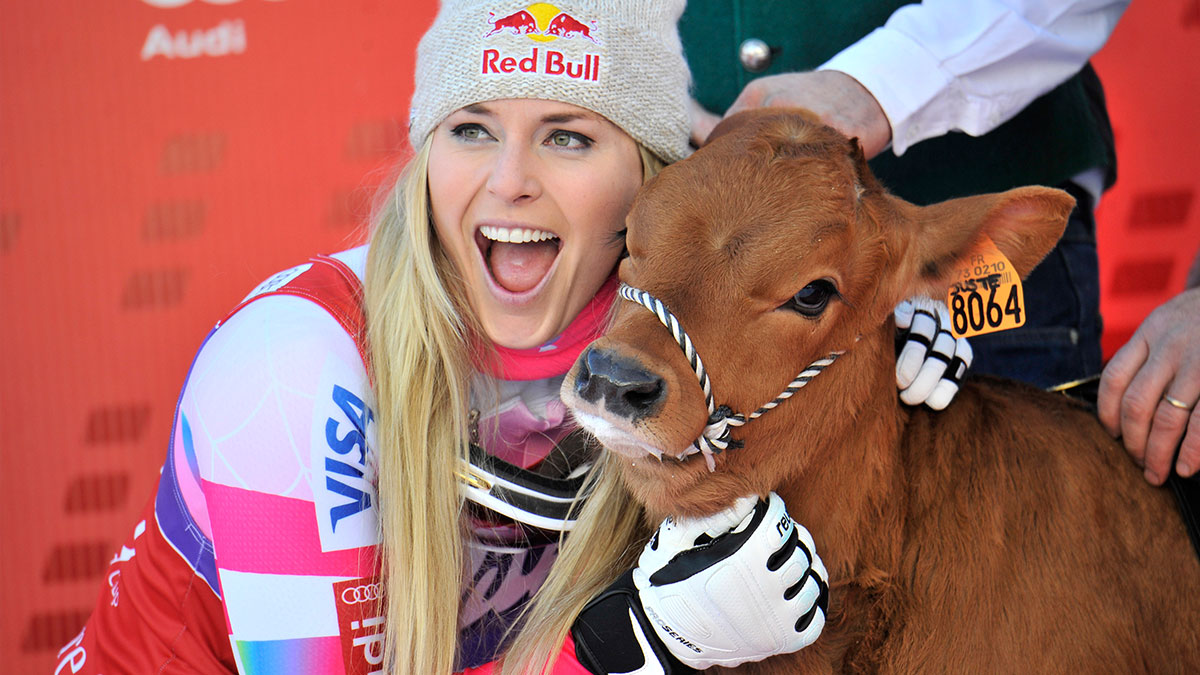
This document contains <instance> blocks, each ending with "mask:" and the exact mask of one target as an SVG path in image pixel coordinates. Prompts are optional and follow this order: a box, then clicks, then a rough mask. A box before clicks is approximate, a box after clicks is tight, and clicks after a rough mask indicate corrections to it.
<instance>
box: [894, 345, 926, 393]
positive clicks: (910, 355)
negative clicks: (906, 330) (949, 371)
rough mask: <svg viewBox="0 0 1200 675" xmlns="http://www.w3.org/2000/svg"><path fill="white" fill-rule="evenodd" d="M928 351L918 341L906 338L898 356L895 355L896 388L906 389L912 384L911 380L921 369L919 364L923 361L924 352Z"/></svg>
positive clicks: (915, 377)
mask: <svg viewBox="0 0 1200 675" xmlns="http://www.w3.org/2000/svg"><path fill="white" fill-rule="evenodd" d="M928 351H929V350H928V348H926V347H925V345H923V344H921V343H920V342H914V341H912V340H908V341H906V342H905V343H904V348H903V349H901V350H900V356H898V357H896V387H897V388H899V389H908V388H909V387H910V386H912V383H913V380H915V379H917V373H918V372H920V371H921V364H923V363H925V354H926V353H928Z"/></svg>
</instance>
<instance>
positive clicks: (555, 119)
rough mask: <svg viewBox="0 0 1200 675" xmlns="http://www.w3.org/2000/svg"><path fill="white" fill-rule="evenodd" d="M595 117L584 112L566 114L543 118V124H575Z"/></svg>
mask: <svg viewBox="0 0 1200 675" xmlns="http://www.w3.org/2000/svg"><path fill="white" fill-rule="evenodd" d="M594 118H595V116H594V115H590V114H587V113H584V112H564V113H555V114H553V115H546V116H545V117H543V118H542V124H563V123H564V122H573V121H575V120H592V119H594Z"/></svg>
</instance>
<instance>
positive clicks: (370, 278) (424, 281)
mask: <svg viewBox="0 0 1200 675" xmlns="http://www.w3.org/2000/svg"><path fill="white" fill-rule="evenodd" d="M429 147H430V142H429V139H426V141H425V143H424V144H423V145H422V147H421V148H420V150H419V151H418V152H417V154H416V156H414V157H413V159H412V160H411V161H410V162H409V164H408V166H407V167H406V168H405V170H404V171H403V172H402V173H401V175H400V177H399V179H398V180H397V181H396V182H395V184H394V186H393V187H392V189H391V190H390V191H389V193H388V195H387V198H386V200H385V201H384V202H383V203H382V205H381V207H380V208H379V209H378V210H377V214H376V216H375V218H374V219H373V220H374V226H373V231H372V233H371V245H370V249H369V251H368V254H367V271H366V282H365V291H364V293H365V298H364V306H365V310H366V315H367V342H368V349H369V351H368V354H369V361H370V362H369V364H368V368H369V371H370V373H371V378H372V389H373V391H374V394H375V412H376V424H377V427H376V431H377V436H376V441H375V449H376V452H375V455H376V458H377V460H376V461H377V462H378V464H377V467H378V468H377V476H378V493H377V494H378V495H379V525H380V530H381V537H380V541H381V544H380V551H381V557H382V575H383V582H384V587H385V588H386V589H387V592H386V595H385V597H384V599H383V601H382V608H381V609H382V611H383V616H385V618H386V626H387V632H386V636H385V642H384V644H385V646H386V648H385V663H384V672H387V673H395V674H397V675H407V674H410V673H412V674H420V675H428V674H429V673H450V672H451V671H452V670H453V669H454V667H455V655H456V649H457V642H458V640H457V639H458V613H459V605H460V602H461V600H460V598H461V593H462V583H463V579H464V577H463V575H464V571H465V563H464V553H463V541H464V536H465V529H464V526H463V520H462V513H463V497H462V494H461V492H460V490H459V486H458V478H457V475H458V472H459V471H460V470H461V467H462V466H463V465H464V464H465V463H466V461H467V452H468V445H467V443H468V434H469V425H468V408H469V405H470V398H469V392H468V383H469V382H470V379H471V376H472V374H473V372H474V371H473V366H472V359H471V346H470V345H471V339H472V337H471V336H475V335H480V334H481V333H480V332H479V330H478V329H479V327H478V324H477V322H476V320H475V317H474V313H473V312H472V311H471V310H470V307H469V306H468V304H467V302H466V299H465V298H466V295H465V290H464V285H463V281H462V279H461V278H460V277H459V276H458V273H457V272H456V270H455V268H454V265H453V264H452V263H451V261H450V259H449V257H448V256H447V255H446V252H445V251H444V250H443V249H442V247H441V245H440V244H439V243H438V240H437V236H436V235H435V233H434V229H433V224H432V219H431V213H430V205H429V183H428V165H429ZM638 147H639V150H640V152H641V156H642V170H643V175H644V177H645V178H646V179H649V178H650V177H651V176H653V175H654V174H655V173H657V172H658V170H659V169H660V168H661V167H662V162H661V160H659V159H658V158H657V157H655V156H654V155H653V154H652V153H651V152H650V151H648V150H646V149H645V148H644V147H642V146H641V145H640V144H639V146H638ZM606 485H607V483H606V482H605V481H604V480H602V481H601V483H600V485H599V486H598V490H597V492H595V493H594V496H593V497H592V499H590V500H589V502H588V507H587V510H585V513H593V514H594V516H603V517H593V518H592V520H594V521H595V522H594V523H587V524H584V523H581V524H580V526H581V527H582V531H581V533H583V532H590V531H592V530H597V531H598V532H599V534H603V533H605V532H607V531H608V530H609V529H611V526H610V525H609V524H608V518H609V517H610V516H609V514H607V513H605V512H604V511H601V510H600V509H599V508H593V504H595V506H596V507H599V506H600V504H599V503H600V502H604V503H611V504H615V505H618V507H619V510H621V511H622V512H623V511H624V510H626V509H629V508H632V507H630V506H628V505H627V502H628V500H627V499H625V498H624V496H623V495H621V494H619V493H618V492H617V491H616V490H618V489H619V488H618V487H617V486H615V484H613V485H607V487H606ZM596 511H600V513H595V512H596ZM577 531H578V530H577ZM593 536H599V535H590V534H583V536H579V537H578V538H579V539H581V540H584V539H586V540H591V539H592V538H593ZM575 538H576V537H575V536H574V535H573V537H572V539H575ZM568 548H570V547H568ZM558 564H559V563H557V562H556V564H555V567H557V566H558ZM606 571H607V572H608V576H611V570H606ZM597 578H599V576H597ZM606 578H607V577H606ZM605 583H607V581H606V582H605ZM589 597H590V596H589ZM572 616H573V615H572ZM564 633H565V631H564ZM560 640H561V636H560Z"/></svg>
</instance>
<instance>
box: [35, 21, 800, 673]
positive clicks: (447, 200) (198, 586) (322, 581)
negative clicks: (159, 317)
mask: <svg viewBox="0 0 1200 675" xmlns="http://www.w3.org/2000/svg"><path fill="white" fill-rule="evenodd" d="M682 6H683V2H682V0H679V1H676V2H658V1H656V2H649V1H643V2H634V1H632V0H623V1H617V2H613V1H606V2H598V1H584V0H578V1H574V0H573V1H571V2H562V3H560V6H559V7H552V6H550V5H547V4H544V3H537V4H534V5H528V6H525V5H523V4H519V3H511V2H509V3H483V2H471V1H461V2H450V1H447V2H443V3H442V6H441V10H440V13H439V15H438V17H437V19H436V21H435V23H434V25H433V27H432V28H431V29H430V30H429V32H428V33H427V34H426V36H425V37H424V38H423V39H422V42H421V45H420V48H419V59H418V71H417V73H418V74H417V82H416V88H415V94H414V98H413V105H412V119H411V124H410V135H411V140H412V143H413V146H414V148H416V149H417V152H416V155H415V158H414V159H413V160H412V161H411V162H410V164H409V165H408V167H407V169H406V171H405V172H404V174H403V176H402V177H401V178H400V180H399V181H398V182H397V184H396V185H395V187H394V188H393V190H392V191H391V193H390V194H389V195H388V197H387V200H386V202H385V204H384V206H383V207H382V209H381V211H380V214H379V215H378V217H377V219H376V223H375V228H374V231H373V233H372V237H371V242H370V245H369V247H360V248H356V249H351V250H349V251H344V252H342V253H338V254H335V255H333V256H328V257H318V258H315V259H313V260H312V261H310V262H309V263H306V264H304V265H301V266H298V267H296V268H293V269H291V270H286V271H284V272H281V273H279V274H277V275H275V276H274V277H272V278H271V279H269V280H267V281H266V282H264V283H263V284H262V285H261V286H260V287H259V288H258V289H256V290H255V291H254V292H253V293H251V295H250V296H249V297H248V298H247V299H246V300H245V301H244V302H243V303H242V304H241V305H240V306H239V307H238V308H236V309H234V311H233V312H231V313H230V315H229V316H228V317H227V318H226V319H225V320H224V321H223V322H221V323H220V324H218V327H217V328H215V329H214V330H213V332H212V333H211V334H210V335H209V337H208V339H207V340H206V342H205V344H204V345H203V347H202V348H201V350H200V352H199V353H198V355H197V357H196V360H195V362H194V364H193V367H192V370H191V372H190V373H189V376H188V379H187V381H186V383H185V385H184V388H183V392H182V394H181V397H180V401H179V405H178V409H177V414H176V421H175V425H174V434H173V439H172V444H171V448H170V451H169V453H168V458H167V461H166V463H165V464H164V467H163V472H162V477H161V480H160V485H159V489H158V493H157V495H156V496H155V498H154V499H153V500H151V502H150V504H149V505H148V506H147V509H146V512H145V514H144V519H143V520H142V521H141V522H139V523H138V525H137V526H136V527H135V529H134V531H133V535H132V537H131V538H130V539H129V540H128V541H127V542H126V544H125V546H124V547H123V548H122V550H121V552H120V553H118V554H117V555H116V556H115V557H114V560H113V563H112V566H111V568H110V570H109V574H108V576H107V580H106V583H105V585H104V587H103V589H102V591H101V594H100V599H99V602H98V605H97V608H96V610H95V612H94V614H93V616H92V618H91V620H90V621H89V623H88V625H87V626H86V627H85V628H84V630H83V631H82V632H81V633H80V635H79V636H78V637H77V638H76V639H75V640H73V641H72V642H71V643H70V644H68V645H67V646H65V647H64V648H63V650H62V652H60V654H59V657H60V664H59V669H58V670H59V672H65V671H66V670H68V669H69V671H70V672H106V673H113V672H139V673H140V672H172V671H182V672H233V671H235V670H236V671H237V672H242V673H258V672H320V673H325V672H330V673H338V672H395V673H422V674H424V673H444V672H450V671H451V670H453V669H456V668H474V667H477V666H480V665H482V664H486V663H487V662H489V661H492V660H494V659H495V658H496V657H497V656H498V655H499V654H500V652H501V649H502V643H503V640H504V639H505V635H506V633H507V632H508V629H509V628H511V627H512V625H513V620H514V618H515V616H516V614H517V613H518V612H519V611H520V610H521V608H522V607H523V606H524V604H525V602H526V601H527V599H528V598H529V596H530V595H531V594H532V593H533V592H534V591H536V590H537V588H538V587H539V586H540V585H541V582H542V580H543V579H544V578H545V575H546V573H547V571H548V568H549V566H550V565H551V564H552V563H553V561H554V558H555V555H556V551H557V543H556V542H557V539H558V536H559V534H560V533H561V531H563V530H566V529H569V528H570V527H571V526H572V525H573V524H574V521H573V518H574V516H573V515H571V514H568V513H566V512H565V506H566V505H567V504H570V503H571V502H572V501H573V500H574V498H575V497H576V496H577V495H578V494H579V493H580V492H579V491H580V485H581V483H582V480H583V478H582V477H583V475H584V474H585V473H586V471H587V469H588V467H589V466H590V465H591V462H592V460H593V457H594V454H595V450H594V449H593V448H589V447H586V446H584V445H583V444H581V443H579V442H578V439H576V438H574V437H572V436H571V435H570V432H571V430H572V428H571V426H570V423H569V422H568V421H567V420H566V419H565V410H564V408H563V406H562V404H561V403H560V402H559V400H558V396H557V392H558V385H559V383H560V382H561V379H562V376H563V374H565V372H566V371H567V369H568V368H569V367H570V365H571V363H572V362H573V361H574V359H575V357H576V356H577V355H578V353H579V352H580V351H581V350H582V348H583V347H584V346H585V345H586V344H587V343H588V342H589V341H590V340H591V339H593V338H594V337H595V336H597V335H598V334H599V331H600V329H601V327H602V324H603V322H604V320H605V317H606V314H607V311H608V307H609V306H610V305H611V303H612V300H613V297H614V290H615V278H614V276H613V272H614V269H615V266H616V263H617V261H618V259H619V257H620V256H621V254H622V251H623V239H622V234H623V229H622V228H623V227H624V225H623V220H624V217H625V214H626V213H627V211H628V209H629V206H630V203H631V201H632V199H633V196H634V194H635V193H636V191H637V189H638V187H639V186H640V185H641V183H642V182H643V181H644V180H646V179H648V178H650V177H651V176H652V175H653V174H654V173H655V171H657V169H658V168H659V167H660V166H661V164H662V162H663V161H668V162H669V161H674V160H678V159H680V158H682V157H683V156H684V155H685V154H686V152H687V139H688V119H687V115H686V108H685V102H686V96H687V91H686V90H687V69H686V66H685V65H684V61H683V58H682V53H681V50H680V46H679V40H678V37H677V34H676V30H675V22H676V20H677V19H678V16H679V14H680V12H681V11H682ZM364 279H365V284H364V283H363V280H364ZM363 287H365V295H363V294H362V293H361V289H362V288H363ZM360 299H361V301H360ZM368 364H369V366H368ZM480 448H481V449H480ZM514 485H516V487H515V488H513V486H514ZM505 486H507V489H504V488H505ZM521 486H525V487H524V488H522V487H521ZM767 514H769V515H770V518H767V517H766V516H767ZM785 516H786V512H785V511H783V506H782V504H780V503H779V501H778V498H774V499H773V500H771V501H770V503H767V502H762V503H760V504H758V505H756V504H755V500H753V499H750V500H744V501H743V502H742V503H740V504H739V505H738V506H737V508H735V509H732V510H731V511H729V512H727V513H724V514H718V517H715V518H714V519H710V520H707V521H704V522H699V523H696V522H688V523H668V524H667V526H666V527H665V528H664V530H663V532H662V536H661V537H660V539H661V546H660V547H659V549H658V550H657V551H656V555H658V556H660V557H662V556H664V555H665V556H666V557H665V558H662V559H661V560H657V559H656V560H654V561H649V559H648V561H649V562H648V564H650V565H652V568H651V571H653V570H654V569H658V568H661V567H663V566H665V565H667V564H668V561H669V560H670V559H671V558H672V557H674V553H676V552H680V551H683V550H685V549H687V548H689V547H691V546H692V545H693V544H694V542H695V540H696V538H697V537H698V536H700V535H701V534H704V535H706V538H709V539H711V538H713V537H716V536H718V535H720V534H721V533H723V532H725V531H726V530H729V529H730V528H733V527H737V528H738V529H739V531H740V532H742V533H744V534H745V535H747V537H744V538H743V539H746V540H748V541H750V542H755V543H757V544H758V546H757V547H754V546H743V545H742V544H738V545H737V546H734V547H732V548H731V549H730V550H729V551H728V554H729V555H728V559H729V560H730V561H731V562H730V564H733V563H739V564H740V562H739V561H743V560H744V561H745V562H744V564H745V565H746V567H747V569H754V570H762V571H761V572H756V574H758V575H759V576H761V577H762V579H763V580H764V583H768V584H770V585H774V586H778V590H779V592H778V593H776V595H778V596H779V603H780V607H777V608H770V609H772V611H774V612H775V613H776V614H783V615H787V616H789V617H790V618H789V619H788V620H787V621H786V622H783V623H785V624H786V625H782V624H781V626H780V627H778V628H777V629H778V631H779V632H780V633H781V638H780V639H779V640H778V641H777V644H773V645H772V646H771V647H770V648H767V649H765V650H764V648H763V647H761V646H758V647H750V646H745V645H728V644H726V645H720V647H721V649H722V650H723V651H722V658H724V659H725V660H724V661H722V662H727V663H734V662H740V660H748V659H757V658H763V657H765V656H767V655H769V654H770V653H773V652H774V651H782V650H794V649H797V648H799V647H801V646H803V644H805V643H806V642H807V641H811V639H814V638H815V637H816V634H817V633H819V631H820V626H821V622H822V621H823V619H822V616H823V614H821V612H822V610H821V609H820V607H818V599H819V596H820V595H821V593H820V591H821V589H822V585H821V584H822V582H821V581H820V573H822V571H821V568H820V561H819V560H818V559H816V558H815V556H814V555H812V554H810V553H808V551H811V549H812V546H811V542H810V543H809V545H808V547H807V551H806V550H802V549H800V548H799V547H796V546H795V545H794V544H793V545H792V550H791V551H790V552H789V554H788V556H787V559H788V560H789V561H790V563H794V564H788V565H785V566H784V570H791V571H787V572H786V575H788V576H786V578H785V572H784V571H781V572H771V571H769V570H767V568H766V565H765V560H766V557H767V555H768V554H769V553H771V552H773V551H775V550H776V549H779V548H781V547H782V546H783V545H784V544H785V542H786V541H787V537H786V536H781V535H780V534H779V533H777V532H776V530H777V528H776V527H775V525H774V523H776V522H779V519H780V518H782V517H785ZM760 525H762V527H760ZM787 534H791V532H790V531H788V532H785V533H783V535H787ZM380 560H381V561H382V562H380ZM616 572H618V570H612V571H611V573H612V574H615V573H616ZM705 573H706V572H705V570H703V569H701V570H695V571H693V572H691V573H689V574H685V575H682V576H683V577H685V578H684V579H683V581H685V582H686V581H688V580H689V579H690V580H693V581H694V580H697V579H698V580H700V581H702V580H703V575H704V574H705ZM801 575H803V576H804V579H805V580H806V581H805V582H804V584H803V585H804V589H805V592H803V593H800V594H799V596H798V597H796V598H793V599H791V600H787V601H786V602H785V600H784V598H783V595H784V594H783V593H782V590H783V589H786V588H788V587H789V586H792V585H796V586H797V587H799V585H800V584H799V580H800V578H801ZM385 589H386V590H385ZM700 595H703V594H702V593H701V594H700ZM653 602H654V600H653V599H650V600H646V599H645V598H639V594H638V592H637V591H636V589H633V588H631V587H619V586H618V587H615V589H614V591H613V592H611V593H608V594H606V595H605V596H604V598H602V599H601V601H598V602H596V603H593V605H592V606H591V607H590V608H589V610H588V611H587V612H585V615H586V617H587V618H585V619H583V620H584V621H586V620H591V621H593V622H594V623H595V630H590V629H589V630H585V631H583V632H582V633H577V635H582V637H580V640H581V645H580V646H581V647H582V648H583V649H581V658H582V660H583V661H585V662H586V664H587V666H588V668H590V671H591V672H608V671H609V670H610V669H613V668H618V667H621V668H624V665H625V664H627V663H630V662H631V661H629V660H628V659H633V661H632V662H635V665H636V662H638V661H639V660H640V662H641V663H642V665H647V666H650V665H657V666H659V667H661V668H666V669H668V670H670V669H671V668H676V669H678V668H681V667H682V666H681V664H680V663H679V662H677V661H675V657H676V656H683V657H684V659H685V661H684V663H690V664H691V665H701V666H702V665H706V664H707V663H709V662H712V661H711V659H710V660H709V661H704V660H696V659H694V658H691V659H690V660H689V657H692V656H694V650H695V649H700V648H702V647H703V648H707V645H703V644H701V646H700V647H697V646H696V643H699V641H698V640H697V641H696V643H691V642H689V647H687V648H682V647H680V646H679V645H671V644H668V645H664V644H663V643H662V642H660V641H658V638H656V637H655V635H656V634H658V635H662V633H661V632H659V631H660V629H661V627H660V626H653V627H652V626H650V625H649V624H648V623H647V622H646V619H645V616H646V615H645V612H644V605H645V606H652V605H653ZM614 603H615V604H614ZM647 603H649V605H647ZM614 608H615V609H614ZM699 609H701V610H703V609H705V608H703V607H701V608H699ZM745 609H747V610H748V611H750V612H751V613H753V612H754V611H758V610H759V609H760V608H756V607H750V608H745ZM657 610H658V611H657V614H658V615H659V616H661V617H663V618H664V619H666V620H670V617H671V614H670V612H669V611H668V608H664V607H661V606H660V607H657ZM801 616H805V617H807V619H806V626H807V630H806V631H805V632H804V633H803V634H800V635H799V637H797V633H796V631H795V630H794V628H793V626H794V623H795V620H796V618H797V617H801ZM660 622H661V621H660ZM615 624H622V626H620V628H621V630H619V631H617V633H613V632H612V631H610V630H608V629H609V628H611V627H612V626H613V625H615ZM763 630H772V629H768V628H764V629H763ZM604 631H608V633H607V634H606V635H603V636H601V635H599V633H600V632H604ZM642 645H645V647H643V646H642ZM679 649H683V651H682V652H678V653H675V656H672V653H673V650H674V651H675V652H677V651H678V650H679ZM613 654H622V655H623V656H622V659H623V660H621V661H619V662H610V661H607V659H609V657H610V656H611V655H613ZM730 659H734V660H730ZM555 667H556V668H557V669H559V670H560V671H561V672H588V671H585V670H583V669H582V668H581V667H580V665H579V662H578V661H577V660H576V657H575V651H574V646H573V644H572V641H571V640H569V639H568V640H567V641H566V642H565V645H564V648H563V653H562V656H561V658H559V659H558V663H557V664H556V666H555Z"/></svg>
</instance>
